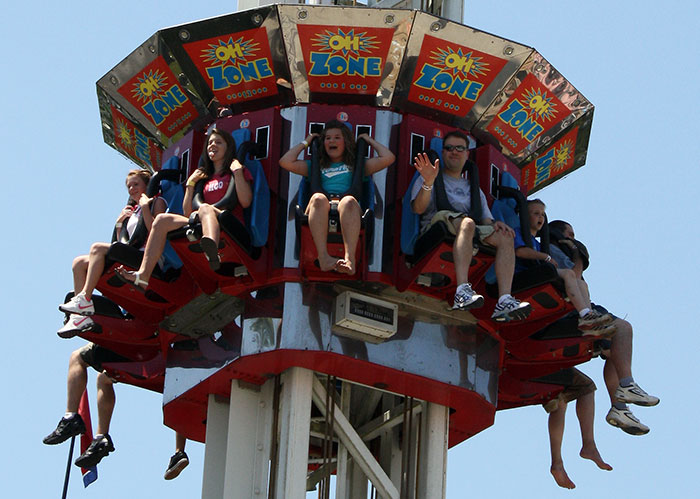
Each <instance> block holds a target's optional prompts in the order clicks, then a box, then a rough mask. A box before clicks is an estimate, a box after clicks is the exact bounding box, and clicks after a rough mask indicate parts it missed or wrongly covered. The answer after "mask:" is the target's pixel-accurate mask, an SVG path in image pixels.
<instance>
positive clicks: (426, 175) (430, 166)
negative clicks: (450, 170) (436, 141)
mask: <svg viewBox="0 0 700 499" xmlns="http://www.w3.org/2000/svg"><path fill="white" fill-rule="evenodd" d="M413 166H414V167H415V168H416V170H418V173H420V175H421V177H423V183H424V184H426V185H433V182H434V181H435V177H437V174H438V172H439V171H440V160H439V159H436V160H435V163H431V162H430V158H429V157H428V155H427V154H426V153H424V152H423V153H419V154H418V155H417V156H416V157H415V158H414V159H413Z"/></svg>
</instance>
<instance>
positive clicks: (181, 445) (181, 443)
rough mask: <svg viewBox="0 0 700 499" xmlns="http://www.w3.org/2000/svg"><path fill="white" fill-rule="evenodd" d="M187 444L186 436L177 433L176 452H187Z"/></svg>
mask: <svg viewBox="0 0 700 499" xmlns="http://www.w3.org/2000/svg"><path fill="white" fill-rule="evenodd" d="M185 444H187V439H186V438H185V436H184V435H181V434H179V433H178V432H175V452H185Z"/></svg>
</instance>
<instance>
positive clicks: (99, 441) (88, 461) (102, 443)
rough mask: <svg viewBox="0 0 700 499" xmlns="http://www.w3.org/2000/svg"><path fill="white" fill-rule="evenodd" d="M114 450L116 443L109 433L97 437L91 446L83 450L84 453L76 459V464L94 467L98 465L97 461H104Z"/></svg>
mask: <svg viewBox="0 0 700 499" xmlns="http://www.w3.org/2000/svg"><path fill="white" fill-rule="evenodd" d="M113 450H114V444H113V443H112V438H111V437H110V436H109V435H105V436H104V437H97V438H95V439H94V440H93V441H92V442H90V446H89V447H88V448H87V449H86V450H85V452H83V454H82V455H81V456H80V457H79V458H78V459H76V460H75V465H76V466H80V467H81V468H92V467H93V466H97V463H99V462H100V461H102V458H103V457H105V456H107V454H109V453H110V452H112V451H113Z"/></svg>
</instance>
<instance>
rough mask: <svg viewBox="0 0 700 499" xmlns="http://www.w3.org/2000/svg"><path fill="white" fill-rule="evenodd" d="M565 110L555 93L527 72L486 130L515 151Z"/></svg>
mask: <svg viewBox="0 0 700 499" xmlns="http://www.w3.org/2000/svg"><path fill="white" fill-rule="evenodd" d="M569 113H570V111H569V109H568V108H567V107H566V106H565V105H564V104H563V103H562V102H561V101H560V100H559V99H558V98H557V96H556V95H554V94H553V93H552V92H551V90H549V89H547V88H546V87H545V86H544V85H542V83H540V82H539V80H538V79H537V78H535V76H533V75H532V73H530V74H528V75H527V76H526V77H525V79H524V80H523V81H522V83H521V84H520V85H519V86H518V88H517V89H515V92H513V95H511V96H510V99H508V101H507V102H506V103H505V105H504V106H503V107H502V108H501V110H500V111H499V113H498V114H497V115H496V116H495V117H494V118H493V119H492V120H491V123H489V126H488V128H487V130H488V131H489V132H490V133H491V134H492V135H493V136H494V137H496V139H498V141H499V142H500V143H501V145H503V146H504V147H505V148H506V149H508V150H509V151H510V152H511V153H513V154H517V153H519V152H520V151H522V150H523V149H525V148H526V147H527V146H528V145H530V143H532V141H533V140H535V139H536V138H537V137H539V136H540V135H541V134H542V133H543V132H546V131H547V130H549V129H550V128H552V127H553V126H554V125H556V124H557V123H559V122H560V121H561V120H562V119H564V117H565V116H567V115H568V114H569Z"/></svg>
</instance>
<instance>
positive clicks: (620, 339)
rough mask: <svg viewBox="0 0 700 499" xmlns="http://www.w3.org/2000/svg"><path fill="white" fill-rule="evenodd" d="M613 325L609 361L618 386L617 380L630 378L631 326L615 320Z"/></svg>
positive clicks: (625, 322) (623, 321)
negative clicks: (613, 331)
mask: <svg viewBox="0 0 700 499" xmlns="http://www.w3.org/2000/svg"><path fill="white" fill-rule="evenodd" d="M613 324H614V325H615V336H613V337H612V338H611V341H612V345H611V346H610V360H611V361H612V363H613V365H614V366H615V375H616V377H617V378H618V381H617V383H618V384H619V378H626V377H629V376H632V325H631V324H630V323H629V322H627V321H626V320H623V319H615V321H614V322H613ZM606 367H607V362H606ZM606 383H607V381H606ZM615 388H617V384H616V385H615Z"/></svg>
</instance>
